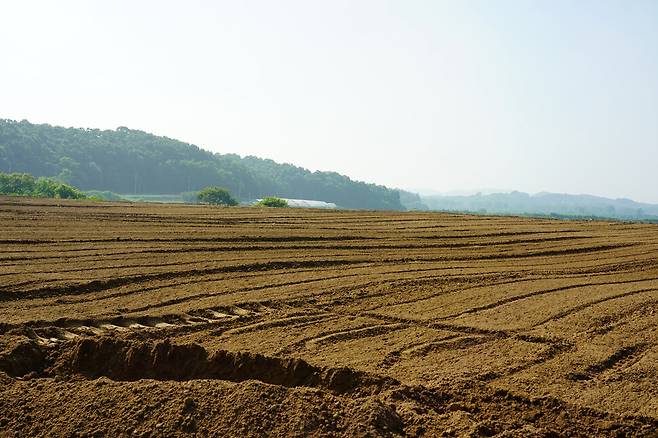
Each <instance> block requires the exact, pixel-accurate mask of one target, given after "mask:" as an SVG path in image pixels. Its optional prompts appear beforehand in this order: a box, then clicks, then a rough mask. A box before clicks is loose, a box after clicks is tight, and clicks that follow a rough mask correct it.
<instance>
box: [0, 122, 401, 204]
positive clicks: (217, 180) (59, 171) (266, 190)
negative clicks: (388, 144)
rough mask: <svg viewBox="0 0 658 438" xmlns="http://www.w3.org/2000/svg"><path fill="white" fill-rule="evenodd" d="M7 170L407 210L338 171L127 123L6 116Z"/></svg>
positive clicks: (3, 151)
mask: <svg viewBox="0 0 658 438" xmlns="http://www.w3.org/2000/svg"><path fill="white" fill-rule="evenodd" d="M0 171H4V172H28V173H31V174H33V175H37V176H46V177H56V178H57V179H58V180H60V181H62V182H65V183H67V184H72V185H75V186H76V187H80V188H81V189H83V190H100V191H112V192H115V193H121V194H128V193H131V194H133V195H135V194H152V195H163V194H171V193H176V194H178V193H181V192H193V191H197V190H200V189H202V188H204V187H208V186H220V187H226V188H227V189H228V190H229V191H230V192H231V193H233V194H235V195H236V196H237V197H238V198H241V199H257V198H263V197H265V196H270V195H272V196H277V197H282V198H291V199H313V200H319V201H325V202H331V203H335V204H336V205H338V206H340V207H343V208H355V209H377V210H403V209H404V207H403V206H402V204H401V203H400V193H399V191H398V190H393V189H389V188H387V187H384V186H379V185H375V184H366V183H363V182H357V181H353V180H351V179H350V178H348V177H346V176H343V175H339V174H338V173H335V172H310V171H309V170H306V169H303V168H300V167H296V166H293V165H290V164H278V163H275V162H274V161H272V160H264V159H261V158H256V157H244V158H242V157H240V156H238V155H234V154H213V153H211V152H208V151H205V150H203V149H200V148H199V147H197V146H194V145H191V144H187V143H183V142H180V141H177V140H173V139H170V138H167V137H158V136H155V135H152V134H148V133H146V132H142V131H136V130H132V129H128V128H124V127H121V128H118V129H116V130H114V131H110V130H107V131H101V130H98V129H76V128H62V127H54V126H50V125H35V124H31V123H29V122H27V121H21V122H16V121H12V120H0ZM122 196H124V195H122Z"/></svg>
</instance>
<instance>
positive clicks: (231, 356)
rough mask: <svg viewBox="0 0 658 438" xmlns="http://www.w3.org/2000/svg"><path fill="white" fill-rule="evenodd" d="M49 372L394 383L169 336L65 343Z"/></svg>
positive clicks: (361, 389) (360, 385)
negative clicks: (212, 350) (152, 340)
mask: <svg viewBox="0 0 658 438" xmlns="http://www.w3.org/2000/svg"><path fill="white" fill-rule="evenodd" d="M49 373H50V374H60V375H67V374H80V375H83V376H85V377H88V378H98V377H101V376H104V377H108V378H110V379H112V380H120V381H134V380H140V379H153V380H176V381H185V380H195V379H218V380H227V381H231V382H242V381H245V380H258V381H261V382H264V383H269V384H272V385H280V386H285V387H297V386H306V387H311V388H322V389H324V390H328V391H331V392H333V393H336V394H346V393H358V394H359V395H368V394H377V393H380V392H382V391H383V390H384V389H386V388H389V387H394V386H397V385H399V382H397V381H395V380H394V379H392V378H389V377H380V376H373V375H370V374H367V373H365V372H359V371H354V370H352V369H350V368H319V367H315V366H312V365H310V364H309V363H308V362H306V361H304V360H302V359H297V358H278V357H269V356H264V355H261V354H254V353H249V352H233V351H225V350H219V351H217V352H215V353H213V354H208V352H207V351H206V350H205V349H204V348H203V347H201V346H199V345H196V344H187V345H176V344H172V343H170V342H169V341H168V340H165V341H161V342H157V343H149V342H141V341H127V340H121V339H117V338H110V337H105V338H98V339H92V338H88V339H82V340H78V341H75V342H74V343H72V344H70V345H69V346H67V348H65V349H64V352H63V353H62V354H61V356H60V357H59V358H58V360H57V362H56V363H55V365H54V366H53V367H52V368H51V369H50V370H49Z"/></svg>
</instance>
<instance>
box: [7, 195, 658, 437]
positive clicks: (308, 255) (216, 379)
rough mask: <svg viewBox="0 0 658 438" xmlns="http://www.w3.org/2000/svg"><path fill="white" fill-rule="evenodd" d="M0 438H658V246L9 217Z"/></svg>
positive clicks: (330, 215)
mask: <svg viewBox="0 0 658 438" xmlns="http://www.w3.org/2000/svg"><path fill="white" fill-rule="evenodd" d="M0 249H1V251H0V388H1V391H0V436H16V437H19V436H35V435H37V436H38V435H52V436H122V435H123V436H176V435H193V434H197V435H198V436H208V435H216V436H309V435H310V436H398V435H401V436H493V435H499V436H538V437H539V436H658V435H657V432H656V430H657V428H658V226H656V225H643V224H629V223H607V222H563V221H554V220H542V219H525V218H513V217H484V216H466V215H452V214H438V213H415V212H414V213H394V212H348V211H321V210H303V209H256V208H214V207H208V206H180V205H147V204H122V203H91V202H77V201H76V202H73V201H71V202H65V201H48V200H24V199H16V198H0Z"/></svg>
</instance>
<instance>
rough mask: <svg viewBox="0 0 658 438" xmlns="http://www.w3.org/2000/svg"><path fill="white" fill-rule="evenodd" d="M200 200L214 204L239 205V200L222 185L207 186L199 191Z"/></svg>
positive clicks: (197, 196) (198, 197)
mask: <svg viewBox="0 0 658 438" xmlns="http://www.w3.org/2000/svg"><path fill="white" fill-rule="evenodd" d="M196 198H197V200H198V201H199V202H202V203H205V204H212V205H237V204H238V201H236V200H235V199H233V197H232V196H231V194H230V193H229V192H228V190H226V189H223V188H221V187H206V188H205V189H203V190H201V191H200V192H199V193H197V195H196Z"/></svg>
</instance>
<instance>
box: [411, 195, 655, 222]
mask: <svg viewBox="0 0 658 438" xmlns="http://www.w3.org/2000/svg"><path fill="white" fill-rule="evenodd" d="M420 199H421V202H422V203H423V204H424V205H425V206H426V207H427V208H428V209H429V210H443V211H473V212H480V213H490V214H518V215H523V214H527V215H563V216H577V217H589V216H591V217H602V218H611V219H624V220H658V205H655V204H647V203H642V202H635V201H633V200H630V199H624V198H621V199H610V198H604V197H600V196H593V195H568V194H559V193H547V192H542V193H537V194H535V195H530V194H528V193H523V192H517V191H514V192H510V193H492V194H488V195H482V194H475V195H469V196H421V197H420Z"/></svg>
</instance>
